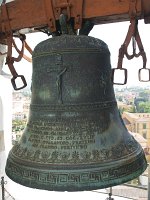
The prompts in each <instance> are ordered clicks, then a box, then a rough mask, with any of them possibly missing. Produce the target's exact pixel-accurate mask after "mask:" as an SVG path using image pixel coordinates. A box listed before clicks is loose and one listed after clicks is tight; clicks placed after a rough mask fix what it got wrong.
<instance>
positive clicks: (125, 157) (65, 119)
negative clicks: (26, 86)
mask: <svg viewBox="0 0 150 200" xmlns="http://www.w3.org/2000/svg"><path fill="white" fill-rule="evenodd" d="M146 167H147V163H146V160H145V156H144V153H143V150H142V148H141V146H140V144H138V143H137V142H136V141H135V139H134V138H133V137H132V136H131V135H130V134H129V133H128V131H127V129H126V127H125V126H124V123H123V121H122V119H121V117H120V114H119V112H118V108H117V103H116V100H115V95H114V91H113V86H112V83H111V65H110V52H109V50H108V47H107V45H106V44H105V43H104V42H103V41H101V40H99V39H95V38H92V37H89V36H76V35H62V36H58V37H54V38H50V39H48V40H46V41H44V42H41V43H40V44H38V45H37V46H36V48H35V50H34V53H33V76H32V100H31V107H30V115H29V120H28V124H27V127H26V129H25V131H24V134H23V135H22V138H21V140H20V142H19V143H18V144H16V145H14V147H13V148H12V150H11V151H10V153H9V156H8V160H7V165H6V174H7V175H8V176H9V177H10V178H11V179H12V180H14V181H15V182H17V183H20V184H22V185H25V186H28V187H31V188H39V189H45V190H55V191H83V190H93V189H100V188H106V187H110V186H114V185H118V184H121V183H124V182H127V181H129V180H132V179H134V178H136V177H138V176H139V175H140V174H141V173H142V172H143V171H144V170H145V169H146Z"/></svg>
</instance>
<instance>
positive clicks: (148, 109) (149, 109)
mask: <svg viewBox="0 0 150 200" xmlns="http://www.w3.org/2000/svg"><path fill="white" fill-rule="evenodd" d="M139 112H141V113H142V112H143V113H150V102H141V103H139Z"/></svg>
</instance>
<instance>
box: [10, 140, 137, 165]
mask: <svg viewBox="0 0 150 200" xmlns="http://www.w3.org/2000/svg"><path fill="white" fill-rule="evenodd" d="M57 145H58V144H57V141H56V142H55V144H53V146H54V147H56V149H51V148H47V149H46V148H43V149H40V148H39V149H38V148H33V147H32V149H30V148H27V147H26V148H23V147H22V146H21V145H19V144H17V145H15V146H14V147H13V149H12V154H11V157H12V158H13V159H17V160H18V161H19V160H20V162H23V163H22V164H25V163H27V162H29V163H32V165H34V163H36V166H37V164H41V165H43V166H46V165H47V164H48V165H49V164H52V165H55V164H62V165H72V164H78V165H80V164H94V163H95V164H96V163H105V162H112V161H117V160H120V159H125V157H128V156H129V155H130V156H131V155H132V154H137V151H139V148H140V146H139V144H138V143H137V142H136V141H135V140H132V141H131V140H130V141H127V142H126V144H124V143H123V142H122V143H119V144H118V145H116V146H114V147H111V148H109V149H104V148H103V149H100V150H98V149H94V148H93V150H89V151H88V150H87V147H85V149H82V151H81V149H79V147H80V145H78V146H77V149H74V148H72V149H68V148H69V147H71V146H69V145H68V146H67V145H63V144H62V145H59V147H60V149H57ZM37 146H38V144H37ZM81 146H83V147H84V145H81ZM85 146H86V145H85ZM65 147H66V148H65ZM67 147H68V148H67ZM65 150H67V151H65ZM60 166H61V165H60ZM58 167H59V166H58Z"/></svg>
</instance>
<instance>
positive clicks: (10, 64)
mask: <svg viewBox="0 0 150 200" xmlns="http://www.w3.org/2000/svg"><path fill="white" fill-rule="evenodd" d="M1 9H2V10H1V13H2V18H3V19H4V21H5V23H3V32H4V33H5V34H6V36H7V45H8V51H7V57H6V64H8V67H9V70H10V72H11V74H12V76H13V77H12V79H11V83H12V86H13V88H14V90H20V89H23V88H25V87H26V86H27V83H26V80H25V78H24V76H23V75H18V73H17V72H16V70H15V68H14V65H13V64H14V62H19V61H20V60H21V59H22V57H23V52H24V41H25V36H23V35H21V37H20V40H21V41H22V49H21V51H19V52H18V53H19V55H18V57H17V58H14V57H12V46H13V45H14V46H15V47H17V46H16V44H15V42H14V39H13V33H12V29H11V25H10V20H9V16H8V11H7V7H6V4H5V0H3V2H2V6H1ZM16 50H17V48H16ZM17 78H21V80H22V83H23V85H22V86H21V87H17V85H16V79H17Z"/></svg>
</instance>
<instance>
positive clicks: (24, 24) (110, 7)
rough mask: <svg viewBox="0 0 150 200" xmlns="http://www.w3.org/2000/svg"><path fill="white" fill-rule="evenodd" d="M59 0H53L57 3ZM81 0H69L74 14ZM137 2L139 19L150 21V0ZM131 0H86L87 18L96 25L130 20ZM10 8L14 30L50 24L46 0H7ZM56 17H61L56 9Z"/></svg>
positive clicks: (84, 6) (73, 14) (0, 17)
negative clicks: (10, 0)
mask: <svg viewBox="0 0 150 200" xmlns="http://www.w3.org/2000/svg"><path fill="white" fill-rule="evenodd" d="M59 1H61V0H59ZM59 1H58V0H57V1H56V0H53V2H59ZM78 1H79V0H69V3H70V5H71V7H70V13H71V17H75V16H76V13H77V8H78V6H77V5H78ZM132 1H134V0H132ZM135 1H136V11H137V16H138V18H139V19H143V18H144V17H145V18H146V19H148V20H147V23H150V20H149V18H150V0H135ZM130 2H131V0H105V1H104V0H84V4H83V14H82V15H83V16H82V17H83V20H84V19H89V20H92V21H93V23H94V24H103V23H110V22H119V21H126V20H129V8H130ZM58 6H59V5H58ZM7 9H8V14H9V19H10V24H11V28H12V30H13V31H17V30H20V29H24V28H35V27H44V26H47V24H48V21H47V16H46V12H45V5H44V1H43V0H38V1H37V0H15V1H12V2H10V3H7ZM53 9H55V7H54V8H53ZM54 17H55V19H56V20H58V16H57V13H56V12H55V13H54ZM3 22H4V21H3V18H2V16H0V33H1V32H2V30H3V29H2V27H3Z"/></svg>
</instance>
